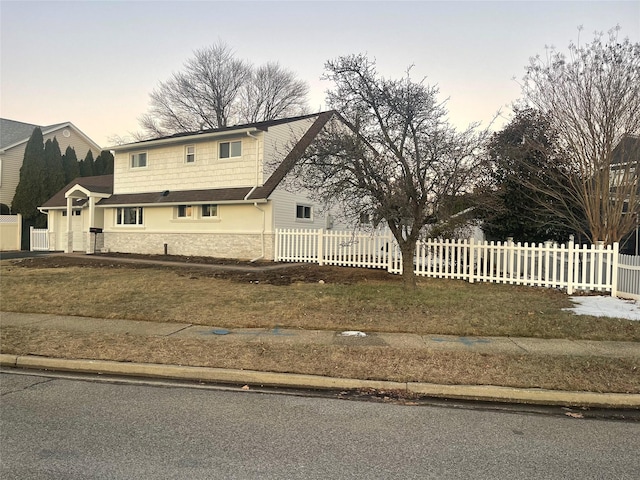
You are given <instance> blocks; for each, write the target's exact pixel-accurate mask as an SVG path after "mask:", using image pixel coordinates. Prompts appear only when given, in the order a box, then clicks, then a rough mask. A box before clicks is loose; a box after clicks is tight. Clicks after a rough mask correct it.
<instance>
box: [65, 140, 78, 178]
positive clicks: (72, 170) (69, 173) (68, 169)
mask: <svg viewBox="0 0 640 480" xmlns="http://www.w3.org/2000/svg"><path fill="white" fill-rule="evenodd" d="M62 167H63V169H64V184H65V185H66V184H67V183H69V182H70V181H71V180H73V179H74V178H77V177H79V176H80V165H79V164H78V157H77V156H76V151H75V149H74V148H73V147H71V146H69V147H67V149H66V150H65V152H64V155H63V156H62Z"/></svg>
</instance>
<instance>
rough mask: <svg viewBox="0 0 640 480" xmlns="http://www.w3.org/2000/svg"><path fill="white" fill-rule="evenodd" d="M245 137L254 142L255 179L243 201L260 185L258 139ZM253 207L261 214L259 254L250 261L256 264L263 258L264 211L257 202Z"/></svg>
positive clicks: (250, 134) (249, 133)
mask: <svg viewBox="0 0 640 480" xmlns="http://www.w3.org/2000/svg"><path fill="white" fill-rule="evenodd" d="M247 136H248V137H251V138H253V139H254V140H255V141H256V178H255V182H254V185H253V188H251V190H250V191H249V193H247V195H246V196H245V197H244V199H245V200H248V199H249V197H250V196H251V194H252V193H253V192H254V191H255V189H256V188H258V184H259V183H260V173H259V172H260V155H259V149H258V147H259V146H260V139H259V138H258V137H256V136H255V135H253V134H252V133H251V132H247ZM253 206H254V207H256V208H257V209H258V210H259V211H260V212H261V213H262V230H261V231H260V245H261V253H260V256H259V257H256V258H254V259H253V260H251V261H250V262H251V263H253V262H256V261H258V260H262V259H263V258H264V253H265V245H264V231H265V221H266V212H265V211H264V209H262V208H260V207H259V206H258V202H253Z"/></svg>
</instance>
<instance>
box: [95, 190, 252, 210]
mask: <svg viewBox="0 0 640 480" xmlns="http://www.w3.org/2000/svg"><path fill="white" fill-rule="evenodd" d="M251 189H252V187H237V188H212V189H206V190H165V191H163V192H148V193H124V194H117V195H112V196H111V197H109V198H105V199H102V200H100V202H99V203H98V204H97V206H99V207H105V206H116V205H164V204H186V203H223V202H240V201H244V199H245V197H246V196H247V194H248V193H249V192H250V191H251ZM254 201H255V199H254Z"/></svg>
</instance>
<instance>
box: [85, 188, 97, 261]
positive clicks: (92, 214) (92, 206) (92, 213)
mask: <svg viewBox="0 0 640 480" xmlns="http://www.w3.org/2000/svg"><path fill="white" fill-rule="evenodd" d="M95 218H96V197H94V196H91V195H90V196H89V229H88V230H87V232H85V235H87V253H95V252H94V246H95V239H92V238H91V235H92V234H91V233H90V232H91V228H93V227H95ZM93 235H95V233H94V234H93ZM92 240H93V241H92Z"/></svg>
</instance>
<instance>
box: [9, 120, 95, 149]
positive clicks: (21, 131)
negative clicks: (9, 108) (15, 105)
mask: <svg viewBox="0 0 640 480" xmlns="http://www.w3.org/2000/svg"><path fill="white" fill-rule="evenodd" d="M38 127H39V128H40V130H42V135H48V134H50V133H53V132H56V131H57V130H62V129H63V128H71V129H73V130H74V131H75V132H76V133H77V134H78V135H80V136H81V137H82V138H83V139H84V141H85V142H87V143H88V144H89V145H90V146H91V147H92V149H93V150H96V151H98V152H99V151H101V150H102V149H101V148H100V146H99V145H98V144H97V143H96V142H94V141H93V140H91V139H90V138H89V137H87V136H86V135H85V134H84V133H83V132H82V131H80V130H79V129H78V127H76V126H75V125H74V124H73V123H71V122H62V123H54V124H53V125H45V126H43V125H34V124H32V123H25V122H18V121H16V120H9V119H7V118H0V150H8V149H9V148H13V147H16V146H18V145H20V144H22V143H26V142H28V141H29V138H30V137H31V134H32V133H33V130H34V129H35V128H38Z"/></svg>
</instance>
